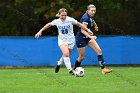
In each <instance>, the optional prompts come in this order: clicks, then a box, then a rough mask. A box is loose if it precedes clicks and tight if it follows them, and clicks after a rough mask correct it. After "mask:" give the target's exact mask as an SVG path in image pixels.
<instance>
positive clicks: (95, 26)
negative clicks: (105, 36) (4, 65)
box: [93, 21, 99, 31]
mask: <svg viewBox="0 0 140 93" xmlns="http://www.w3.org/2000/svg"><path fill="white" fill-rule="evenodd" d="M93 25H94V29H95V31H99V29H98V25H97V23H96V22H95V21H94V22H93Z"/></svg>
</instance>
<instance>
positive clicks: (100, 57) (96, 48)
mask: <svg viewBox="0 0 140 93" xmlns="http://www.w3.org/2000/svg"><path fill="white" fill-rule="evenodd" d="M88 45H89V47H91V48H92V49H93V50H94V51H95V52H96V54H97V55H98V56H97V57H98V62H99V65H100V67H101V69H102V73H110V72H111V71H112V70H110V69H107V68H105V65H104V58H103V55H102V50H101V48H100V47H99V45H98V43H97V42H96V40H95V39H91V40H90V41H89V43H88Z"/></svg>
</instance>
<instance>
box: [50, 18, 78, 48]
mask: <svg viewBox="0 0 140 93" xmlns="http://www.w3.org/2000/svg"><path fill="white" fill-rule="evenodd" d="M77 22H78V21H77V20H75V19H74V18H72V17H68V16H67V17H66V20H65V21H64V22H62V21H61V19H60V18H58V19H55V20H53V21H52V22H51V25H56V26H57V28H58V34H59V35H58V45H59V46H60V45H62V44H64V43H65V44H67V45H68V48H70V49H72V48H73V47H74V43H75V36H74V32H73V24H77Z"/></svg>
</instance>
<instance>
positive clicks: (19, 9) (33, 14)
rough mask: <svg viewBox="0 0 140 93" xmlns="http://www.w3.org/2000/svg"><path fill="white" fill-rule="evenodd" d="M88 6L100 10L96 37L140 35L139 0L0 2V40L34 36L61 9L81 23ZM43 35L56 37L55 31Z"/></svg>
mask: <svg viewBox="0 0 140 93" xmlns="http://www.w3.org/2000/svg"><path fill="white" fill-rule="evenodd" d="M89 4H94V5H95V6H96V8H97V13H96V15H95V17H94V19H95V21H96V23H97V24H98V26H99V29H100V32H98V33H97V32H95V33H96V34H97V35H140V31H139V29H140V18H139V17H140V13H139V10H140V0H0V36H34V34H35V33H36V32H38V30H39V29H41V28H42V27H43V26H44V25H45V24H46V23H48V22H50V21H52V20H53V19H54V18H55V15H56V13H57V12H58V10H59V9H60V8H62V7H64V8H66V9H67V10H68V15H69V16H72V17H74V18H75V19H77V20H78V21H79V20H80V18H81V16H82V15H83V14H84V13H85V11H86V7H87V5H89ZM74 30H75V33H76V32H77V31H78V27H74ZM43 35H44V36H45V35H57V29H56V27H51V28H49V29H48V30H47V31H44V32H43Z"/></svg>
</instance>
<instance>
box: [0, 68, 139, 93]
mask: <svg viewBox="0 0 140 93" xmlns="http://www.w3.org/2000/svg"><path fill="white" fill-rule="evenodd" d="M110 68H112V69H113V72H112V73H110V74H106V75H103V74H101V72H100V68H99V67H87V66H86V67H84V69H85V76H84V77H75V76H71V75H69V74H68V72H67V70H66V68H61V70H60V72H59V73H58V74H56V73H54V68H30V69H0V93H140V85H139V84H140V67H110Z"/></svg>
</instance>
